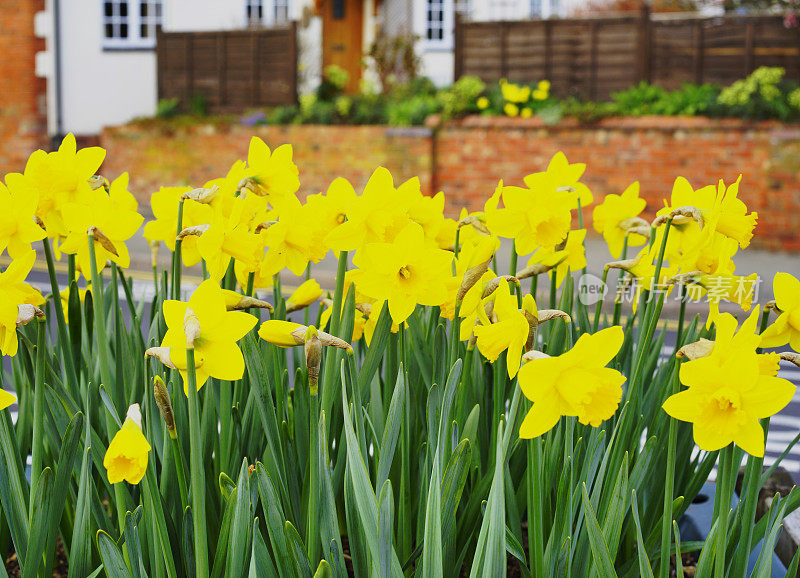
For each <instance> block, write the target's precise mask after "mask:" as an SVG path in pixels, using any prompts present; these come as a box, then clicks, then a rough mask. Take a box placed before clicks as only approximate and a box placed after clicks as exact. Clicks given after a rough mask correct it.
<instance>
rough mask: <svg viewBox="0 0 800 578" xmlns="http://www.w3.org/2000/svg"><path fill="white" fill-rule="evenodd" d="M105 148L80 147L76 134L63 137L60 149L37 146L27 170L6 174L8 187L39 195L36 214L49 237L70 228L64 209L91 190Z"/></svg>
mask: <svg viewBox="0 0 800 578" xmlns="http://www.w3.org/2000/svg"><path fill="white" fill-rule="evenodd" d="M105 156H106V151H104V150H103V149H102V148H100V147H88V148H84V149H81V150H77V145H76V143H75V137H74V136H73V135H72V134H71V133H70V134H68V135H67V136H65V137H64V140H63V141H62V142H61V146H59V147H58V150H57V151H55V152H52V153H46V152H44V151H43V150H37V151H36V152H34V153H33V154H32V155H31V156H30V157H29V158H28V163H27V164H26V165H25V172H24V174H19V173H10V174H8V175H6V184H7V185H8V188H9V189H11V190H12V191H15V192H16V194H20V195H22V196H28V195H31V194H34V195H36V196H38V205H37V207H36V216H37V217H39V218H40V219H41V220H42V221H43V222H44V225H45V228H46V230H47V234H48V235H49V236H50V237H57V236H64V235H66V234H67V233H68V232H69V231H68V229H67V227H66V226H65V224H64V221H63V218H62V214H61V210H62V208H63V207H65V206H67V205H68V204H70V203H76V202H77V203H80V202H82V198H83V196H84V195H86V194H88V193H89V191H90V190H91V187H90V186H89V182H88V180H89V179H90V178H91V177H92V176H94V174H95V173H96V172H97V170H98V169H99V168H100V165H101V164H102V163H103V159H104V158H105Z"/></svg>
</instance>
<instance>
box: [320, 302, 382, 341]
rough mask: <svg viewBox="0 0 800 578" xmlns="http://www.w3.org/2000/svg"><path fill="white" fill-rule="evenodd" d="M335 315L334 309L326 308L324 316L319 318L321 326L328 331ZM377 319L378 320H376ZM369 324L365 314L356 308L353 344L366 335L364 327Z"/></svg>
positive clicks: (321, 315) (323, 312)
mask: <svg viewBox="0 0 800 578" xmlns="http://www.w3.org/2000/svg"><path fill="white" fill-rule="evenodd" d="M332 313H333V307H332V306H331V307H326V308H325V309H324V310H323V311H322V314H320V317H319V326H320V327H321V328H322V329H326V328H327V327H328V323H330V320H331V314H332ZM376 319H377V318H376ZM366 323H367V318H366V317H365V316H364V313H363V312H362V311H361V310H360V309H358V308H356V309H355V311H354V320H353V339H352V341H353V342H356V341H358V340H359V339H361V337H362V336H363V335H364V326H365V325H366Z"/></svg>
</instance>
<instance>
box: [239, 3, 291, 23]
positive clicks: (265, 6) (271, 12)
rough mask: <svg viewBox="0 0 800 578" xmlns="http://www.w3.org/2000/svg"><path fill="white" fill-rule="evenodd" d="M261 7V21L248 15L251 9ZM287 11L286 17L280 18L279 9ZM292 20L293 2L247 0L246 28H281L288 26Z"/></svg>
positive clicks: (245, 4) (245, 12)
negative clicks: (284, 25)
mask: <svg viewBox="0 0 800 578" xmlns="http://www.w3.org/2000/svg"><path fill="white" fill-rule="evenodd" d="M258 7H261V19H260V20H259V19H258V18H252V17H250V16H249V15H248V13H247V12H248V9H249V8H258ZM283 8H285V9H286V17H285V18H278V9H283ZM291 19H292V0H245V1H244V22H245V26H281V25H283V24H288V23H289V22H290V21H291Z"/></svg>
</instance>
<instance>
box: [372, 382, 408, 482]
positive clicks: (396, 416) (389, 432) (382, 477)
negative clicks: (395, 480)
mask: <svg viewBox="0 0 800 578" xmlns="http://www.w3.org/2000/svg"><path fill="white" fill-rule="evenodd" d="M405 399H406V382H405V372H403V371H398V372H397V382H396V383H395V386H394V392H393V393H392V401H391V403H390V404H389V413H388V414H387V416H386V428H385V429H384V430H383V436H381V454H380V456H379V458H378V473H377V476H376V478H375V480H376V485H375V487H377V488H382V487H383V484H384V482H385V481H386V480H387V479H388V478H389V470H390V469H391V467H392V461H393V459H394V452H395V449H396V448H397V440H398V438H399V436H400V426H401V424H402V422H403V415H404V406H405Z"/></svg>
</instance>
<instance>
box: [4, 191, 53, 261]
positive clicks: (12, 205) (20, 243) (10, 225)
mask: <svg viewBox="0 0 800 578" xmlns="http://www.w3.org/2000/svg"><path fill="white" fill-rule="evenodd" d="M37 201H38V193H37V192H36V190H35V189H31V190H30V191H28V192H25V191H24V190H23V191H20V190H19V189H15V190H10V189H8V188H7V187H6V186H5V185H4V184H3V183H2V182H0V253H2V252H3V251H4V250H8V255H9V256H10V257H11V258H12V259H13V258H15V257H18V256H20V255H24V254H25V253H27V252H28V251H30V250H31V243H33V242H34V241H41V240H42V239H44V238H45V237H46V236H47V233H45V231H44V229H42V228H41V227H40V226H39V225H37V224H36V223H34V222H33V215H34V213H35V212H36V204H37Z"/></svg>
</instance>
